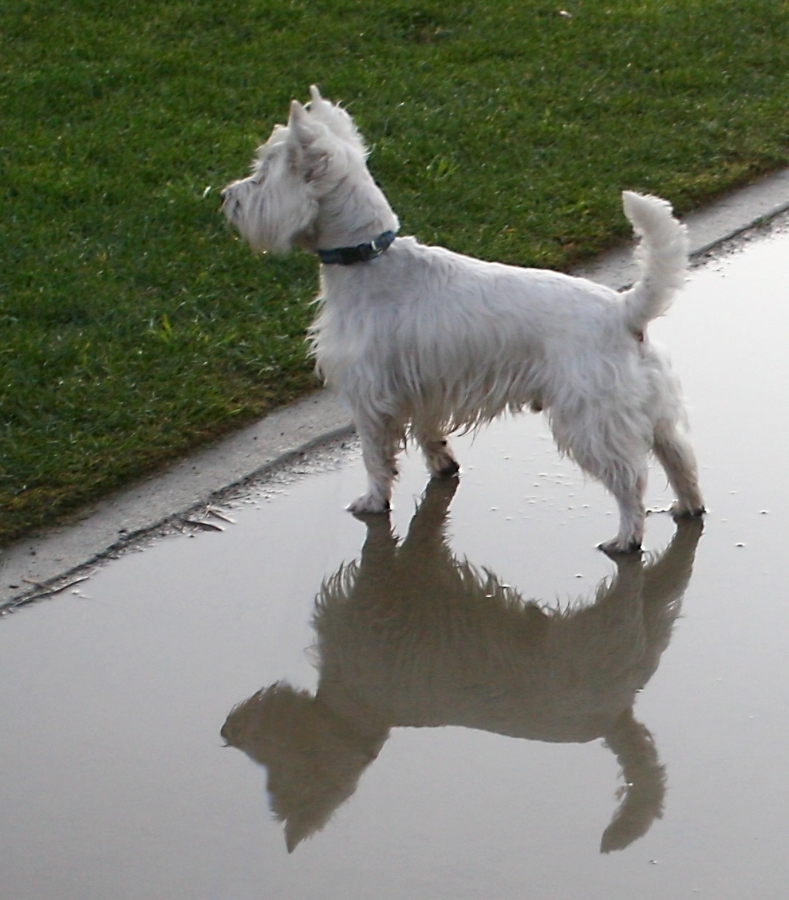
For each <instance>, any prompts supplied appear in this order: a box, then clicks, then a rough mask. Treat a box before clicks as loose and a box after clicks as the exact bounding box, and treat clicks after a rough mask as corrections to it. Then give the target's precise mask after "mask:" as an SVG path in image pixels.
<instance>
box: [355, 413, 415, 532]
mask: <svg viewBox="0 0 789 900" xmlns="http://www.w3.org/2000/svg"><path fill="white" fill-rule="evenodd" d="M354 422H355V423H356V430H357V431H358V433H359V437H360V439H361V442H362V458H363V460H364V467H365V469H366V470H367V493H366V494H362V496H361V497H359V498H358V499H356V500H354V502H353V503H351V504H350V506H349V507H348V510H349V511H350V512H352V513H354V514H356V515H365V514H367V513H385V512H388V511H389V505H390V503H389V501H390V499H391V496H392V483H393V482H394V480H395V478H397V463H396V461H395V458H396V456H397V451H398V449H399V447H400V446H401V444H402V435H401V434H400V433H399V432H398V429H397V428H395V427H394V424H393V423H392V422H391V420H389V419H387V418H386V417H380V418H379V417H372V416H362V415H355V416H354Z"/></svg>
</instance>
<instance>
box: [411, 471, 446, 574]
mask: <svg viewBox="0 0 789 900" xmlns="http://www.w3.org/2000/svg"><path fill="white" fill-rule="evenodd" d="M459 483H460V482H459V480H458V479H457V478H431V479H430V481H429V482H428V485H427V488H425V493H424V494H423V496H422V499H421V501H420V502H419V506H418V507H417V510H416V512H415V513H414V516H413V518H412V519H411V523H410V524H409V526H408V534H407V535H406V538H405V540H404V541H403V550H404V551H405V552H408V553H414V552H420V553H424V554H425V555H430V554H435V553H436V552H437V551H438V546H437V545H439V544H441V543H443V542H444V526H445V524H446V518H447V512H448V511H449V504H450V503H451V502H452V498H453V497H454V496H455V491H456V490H457V488H458V484H459ZM420 548H422V549H420ZM446 562H447V564H448V565H450V566H451V563H450V562H449V561H448V560H447V561H446Z"/></svg>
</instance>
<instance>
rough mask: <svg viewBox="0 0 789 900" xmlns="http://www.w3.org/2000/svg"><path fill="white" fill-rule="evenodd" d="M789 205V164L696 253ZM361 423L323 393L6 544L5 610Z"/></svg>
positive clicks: (702, 234) (745, 195)
mask: <svg viewBox="0 0 789 900" xmlns="http://www.w3.org/2000/svg"><path fill="white" fill-rule="evenodd" d="M787 209H789V170H787V171H784V172H779V173H777V174H774V175H771V176H769V177H767V178H765V179H763V180H762V181H760V182H758V183H757V184H754V185H751V186H749V187H747V188H743V189H742V190H740V191H737V192H736V193H734V194H732V195H730V196H727V197H725V198H724V199H722V200H720V201H718V202H716V203H714V204H712V205H710V206H709V207H707V208H705V209H703V210H700V211H698V212H695V213H692V214H690V215H688V216H686V217H685V222H686V224H687V225H688V230H689V234H690V244H691V253H692V254H693V255H694V256H698V255H700V254H703V253H704V252H706V251H708V250H710V249H712V248H713V247H716V246H718V245H719V244H721V243H723V242H724V241H726V240H728V239H730V238H732V237H736V236H737V235H738V234H740V233H741V232H743V231H746V230H747V229H749V228H752V227H753V226H754V225H758V224H759V223H761V222H764V221H767V220H769V219H771V218H773V217H774V216H776V215H778V214H779V213H781V212H783V211H785V210H787ZM578 274H580V275H584V276H586V277H588V278H592V279H593V280H595V281H600V282H602V283H604V284H607V285H609V286H610V287H613V288H617V289H619V288H622V287H625V286H626V285H628V284H632V282H633V281H634V280H635V277H636V269H635V266H634V265H633V262H632V255H631V251H630V248H629V247H623V248H620V249H617V250H615V251H613V252H611V253H608V254H605V255H604V256H602V257H601V258H600V259H598V260H597V261H595V263H594V264H593V265H591V266H587V267H584V268H583V269H582V270H579V271H578ZM352 431H353V428H352V424H351V420H350V416H349V415H348V413H347V412H346V411H345V410H344V409H343V408H342V406H341V405H340V403H339V402H338V400H337V399H336V398H335V397H334V396H332V395H331V394H329V393H327V392H323V391H319V392H317V393H315V394H313V395H311V396H309V397H306V398H305V399H303V400H301V401H300V402H298V403H295V404H294V405H293V406H290V407H287V408H286V409H282V410H278V411H276V412H274V413H272V414H271V415H269V416H267V417H266V418H265V419H263V420H262V421H260V422H258V423H256V424H254V425H251V426H249V427H247V428H244V429H242V430H241V431H239V432H236V433H235V434H233V435H231V436H229V437H227V438H225V439H224V440H222V441H221V442H219V443H217V444H215V445H214V446H211V447H208V448H206V449H205V450H202V451H201V452H199V453H197V454H196V455H195V456H193V457H190V458H188V459H186V460H183V461H182V462H180V463H178V464H176V465H174V466H172V467H171V468H170V469H168V470H167V471H165V472H164V473H162V474H159V475H157V476H154V477H151V478H149V479H146V480H144V481H142V482H139V483H138V484H135V485H133V486H132V487H129V488H127V489H125V490H122V491H120V492H118V493H116V494H115V495H113V496H111V497H109V498H107V499H105V500H103V501H101V502H100V503H97V504H95V505H93V506H92V507H90V508H88V509H86V510H85V511H84V513H83V515H82V517H81V519H80V521H78V522H76V523H74V524H70V525H67V526H64V527H63V528H58V529H53V530H52V531H50V532H48V533H45V534H42V535H40V536H37V537H31V538H28V539H25V540H22V541H19V542H17V543H16V544H13V545H11V546H10V547H8V548H6V549H5V550H2V551H0V611H2V610H8V609H10V608H13V607H14V606H18V605H20V604H22V603H25V602H29V601H30V600H32V599H34V598H35V597H36V596H38V595H42V594H44V593H45V592H48V593H53V592H54V591H53V589H57V588H60V589H63V586H64V585H67V583H68V582H69V580H70V579H71V578H72V577H73V576H74V575H75V573H77V572H78V571H79V570H80V569H83V568H84V567H86V566H89V565H91V564H93V563H97V562H98V561H99V560H101V559H102V558H104V557H106V556H109V555H112V554H115V553H118V552H121V551H122V550H123V548H124V547H126V546H129V545H131V544H133V543H134V541H135V539H139V537H140V536H141V535H144V534H145V533H147V532H149V531H152V530H153V529H155V528H157V527H160V526H162V525H164V524H165V523H167V522H168V521H171V520H173V519H176V518H178V517H179V516H184V515H186V514H188V513H189V511H190V510H194V509H196V508H198V507H204V506H206V505H207V504H209V503H210V502H211V501H212V500H214V499H215V498H217V497H218V496H220V495H221V494H223V493H226V492H227V491H228V490H230V489H231V488H233V487H236V486H241V485H243V484H244V483H245V482H248V481H251V480H253V479H255V478H259V477H261V476H262V475H264V474H265V473H266V472H269V471H271V470H273V469H275V468H278V467H280V466H283V465H286V464H287V463H288V462H289V461H292V460H293V459H294V458H297V457H299V456H301V455H303V454H304V453H305V452H306V451H308V450H309V449H310V448H312V447H315V446H317V445H320V444H322V443H325V442H327V441H329V440H331V439H333V438H338V437H340V436H343V435H350V434H351V433H352Z"/></svg>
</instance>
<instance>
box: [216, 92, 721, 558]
mask: <svg viewBox="0 0 789 900" xmlns="http://www.w3.org/2000/svg"><path fill="white" fill-rule="evenodd" d="M365 159H366V149H365V146H364V143H363V141H362V138H361V136H360V135H359V132H358V131H357V130H356V127H355V125H354V123H353V121H352V119H351V117H350V116H349V115H348V114H347V113H346V112H345V110H343V109H341V108H340V107H339V106H335V105H333V104H331V103H329V102H327V101H326V100H324V99H323V98H322V97H321V96H320V94H319V93H318V91H317V89H316V88H314V87H313V88H312V101H311V103H310V104H309V106H308V107H303V106H301V104H299V103H298V102H297V101H293V103H292V104H291V111H290V119H289V121H288V124H287V126H277V128H275V130H274V132H273V134H272V136H271V138H270V139H269V141H268V142H267V143H266V144H265V145H264V146H263V147H261V149H260V151H259V155H258V159H257V161H256V163H255V165H254V167H253V172H252V174H251V175H250V176H249V177H248V178H244V179H241V180H239V181H236V182H233V183H232V184H230V185H228V187H227V188H226V189H225V191H224V192H223V200H224V206H223V210H224V212H225V215H226V216H227V218H228V219H229V220H230V221H231V222H232V223H233V224H234V225H235V226H236V227H237V228H238V230H239V231H240V233H241V235H242V236H243V237H244V238H245V239H246V240H247V241H248V242H249V244H250V245H251V246H252V247H253V248H254V249H257V250H271V251H276V252H283V251H286V250H289V249H291V248H293V247H302V248H304V249H306V250H309V251H311V252H316V251H318V250H329V249H334V248H338V247H353V246H356V245H358V244H361V243H366V242H370V241H372V240H374V239H375V238H377V237H378V236H379V235H380V234H382V233H383V232H385V231H397V229H398V226H399V223H398V220H397V217H396V216H395V214H394V212H393V211H392V209H391V207H390V206H389V203H388V202H387V200H386V197H385V196H384V195H383V193H382V191H381V190H380V189H379V188H378V186H377V185H376V184H375V182H374V181H373V179H372V177H371V175H370V173H369V171H368V169H367V166H366V162H365ZM623 201H624V208H625V213H626V215H627V216H628V218H629V219H630V221H631V223H632V224H633V227H634V229H635V231H636V233H637V234H638V235H639V236H640V237H641V246H640V248H639V251H638V255H639V259H640V262H641V268H642V273H641V277H640V278H639V280H638V282H637V283H636V284H635V285H634V286H633V287H632V288H630V289H629V290H627V291H625V292H623V293H621V294H619V293H617V292H615V291H612V290H610V289H609V288H607V287H604V286H602V285H599V284H596V283H594V282H591V281H587V280H585V279H582V278H573V277H571V276H569V275H563V274H560V273H557V272H552V271H548V270H542V269H527V268H520V267H516V266H506V265H502V264H499V263H489V262H483V261H481V260H477V259H473V258H470V257H467V256H462V255H460V254H458V253H453V252H451V251H449V250H445V249H443V248H441V247H427V246H424V245H422V244H420V243H419V242H418V241H416V240H415V239H414V238H410V237H406V238H398V239H397V240H396V241H395V242H394V243H393V244H392V246H391V247H390V248H389V249H388V250H387V251H386V252H385V253H384V254H383V255H382V256H380V257H378V258H377V259H374V260H372V261H370V262H365V263H357V264H354V265H350V266H339V265H322V266H321V288H322V289H321V294H320V297H319V302H320V311H319V313H318V316H317V318H316V320H315V322H314V324H313V326H312V329H311V341H312V350H313V353H314V355H315V358H316V361H317V366H318V370H319V372H320V373H321V375H322V376H323V378H324V379H325V381H326V383H327V384H328V385H329V386H331V387H332V388H334V389H336V390H337V391H339V392H340V394H341V395H342V397H343V398H344V399H345V401H346V402H347V403H348V405H349V406H350V408H351V411H352V413H353V417H354V422H355V424H356V427H357V429H358V432H359V435H360V437H361V441H362V450H363V454H364V462H365V466H366V468H367V473H368V482H369V483H368V490H367V493H366V494H364V495H363V496H362V497H360V498H359V499H358V500H356V501H355V502H354V503H353V504H351V506H350V509H351V510H352V511H353V512H355V513H380V512H384V511H386V510H387V509H388V508H389V502H390V498H391V493H392V483H393V481H394V479H395V477H396V475H397V467H396V462H395V459H396V455H397V453H398V451H399V450H400V449H401V448H402V447H403V446H404V444H405V442H406V440H407V439H409V438H413V439H414V440H416V441H417V442H418V443H419V444H420V446H421V447H422V449H423V451H424V454H425V458H426V461H427V464H428V468H429V470H430V472H431V473H432V474H433V475H446V474H454V473H455V472H456V471H457V470H458V464H457V462H456V461H455V458H454V456H453V455H452V451H451V449H450V447H449V445H448V444H447V443H446V435H447V434H450V433H452V432H454V431H457V430H468V429H472V428H476V427H477V426H479V425H481V424H483V423H485V422H488V421H490V420H491V419H493V418H495V417H497V416H499V415H501V414H502V413H505V412H518V411H520V410H522V409H524V408H527V407H528V408H531V409H532V410H534V411H539V410H544V411H545V413H546V415H547V417H548V420H549V422H550V425H551V428H552V430H553V433H554V436H555V438H556V442H557V445H558V446H559V449H560V450H561V451H563V452H564V453H567V454H569V455H570V456H571V457H572V458H573V459H574V460H575V461H576V462H577V463H578V464H579V465H580V466H581V468H582V469H584V470H585V471H586V472H588V473H589V474H590V475H593V476H594V477H596V478H598V479H599V480H600V481H602V482H603V484H604V485H605V486H606V487H607V488H608V489H609V490H610V491H611V493H612V494H613V495H614V497H615V498H616V500H617V503H618V505H619V511H620V525H619V532H618V534H617V535H616V537H615V538H614V539H613V540H611V541H609V542H607V543H606V544H604V545H601V546H602V547H603V549H605V550H607V551H608V552H628V551H632V550H636V549H638V548H639V547H640V545H641V540H642V537H643V531H644V503H643V495H644V490H645V486H646V476H647V456H648V454H649V452H650V451H651V452H653V453H654V454H655V456H656V457H657V458H658V459H659V461H660V462H661V464H662V465H663V467H664V468H665V470H666V474H667V476H668V479H669V482H670V483H671V485H672V487H673V489H674V490H675V492H676V494H677V503H676V504H675V505H674V508H673V509H674V512H675V514H676V515H700V514H701V513H702V512H703V506H704V504H703V501H702V498H701V493H700V490H699V486H698V479H697V472H696V463H695V459H694V456H693V452H692V450H691V448H690V445H689V444H688V443H687V441H686V440H685V438H684V437H683V436H682V434H681V429H682V426H683V425H684V412H683V408H682V402H681V397H680V389H679V384H678V382H677V380H676V378H675V377H674V375H673V374H672V372H671V368H670V365H669V363H668V360H667V359H666V357H665V356H664V355H663V354H662V353H661V352H660V351H659V350H658V349H657V348H655V347H654V346H653V345H652V344H651V343H650V342H649V340H648V338H647V336H646V333H645V329H646V326H647V324H648V322H649V321H650V320H651V319H653V318H655V317H656V316H658V315H660V314H662V313H663V312H665V310H666V309H667V307H668V305H669V303H670V300H671V297H672V295H673V293H674V292H675V291H676V290H677V288H679V287H680V286H681V285H682V284H683V282H684V279H685V272H686V267H687V237H686V233H685V227H684V226H683V225H680V224H679V222H677V221H676V219H674V217H673V216H672V213H671V207H670V205H669V204H668V203H667V202H666V201H665V200H660V199H658V198H657V197H650V196H641V195H639V194H635V193H632V192H625V193H624V194H623Z"/></svg>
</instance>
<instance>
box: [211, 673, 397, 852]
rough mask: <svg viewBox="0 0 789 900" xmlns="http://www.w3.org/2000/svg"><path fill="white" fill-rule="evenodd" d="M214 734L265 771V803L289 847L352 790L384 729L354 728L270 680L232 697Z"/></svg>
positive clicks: (315, 702)
mask: <svg viewBox="0 0 789 900" xmlns="http://www.w3.org/2000/svg"><path fill="white" fill-rule="evenodd" d="M222 737H223V738H224V739H225V741H226V743H227V745H228V746H231V747H237V748H238V749H239V750H243V751H244V753H246V754H247V756H249V757H250V758H251V759H253V760H255V762H257V763H259V764H260V765H263V766H265V767H266V769H267V770H268V782H267V785H266V787H267V790H268V793H269V798H270V802H271V808H272V811H273V813H274V815H275V816H276V818H277V819H279V821H281V822H284V823H285V841H286V843H287V847H288V852H292V851H293V850H294V849H295V848H296V845H297V844H298V843H300V842H301V841H302V840H304V838H306V837H309V836H310V835H311V834H314V833H315V832H316V831H320V829H321V828H323V826H324V825H325V824H326V823H327V822H328V821H329V819H330V818H331V816H332V814H333V813H334V811H335V809H336V808H337V807H338V806H340V804H342V803H343V802H345V800H347V799H348V798H349V797H350V796H351V795H352V794H353V792H354V791H355V790H356V786H357V784H358V782H359V778H360V777H361V774H362V772H363V771H364V770H365V769H366V768H367V766H369V765H370V763H371V762H372V761H373V760H374V759H375V758H376V756H377V755H378V752H379V751H380V749H381V746H382V745H383V743H384V741H385V740H386V737H387V730H386V729H379V730H378V731H374V732H370V733H362V730H359V729H356V728H354V727H353V726H352V723H348V722H346V721H345V720H343V719H342V718H341V717H340V716H339V715H338V714H337V713H335V712H334V711H333V710H332V709H331V708H329V707H327V706H326V705H325V704H323V703H322V702H321V701H320V699H318V698H317V697H313V696H311V695H310V694H309V693H307V691H297V690H294V689H293V688H292V687H290V685H287V684H283V683H279V682H278V683H277V684H273V685H272V686H271V687H269V688H267V689H265V690H262V691H258V693H257V694H255V695H254V696H252V697H250V698H249V699H248V700H245V701H244V702H243V703H239V704H238V706H236V707H235V708H234V709H233V710H232V711H231V713H230V715H229V716H228V717H227V721H226V722H225V724H224V726H223V727H222Z"/></svg>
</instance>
